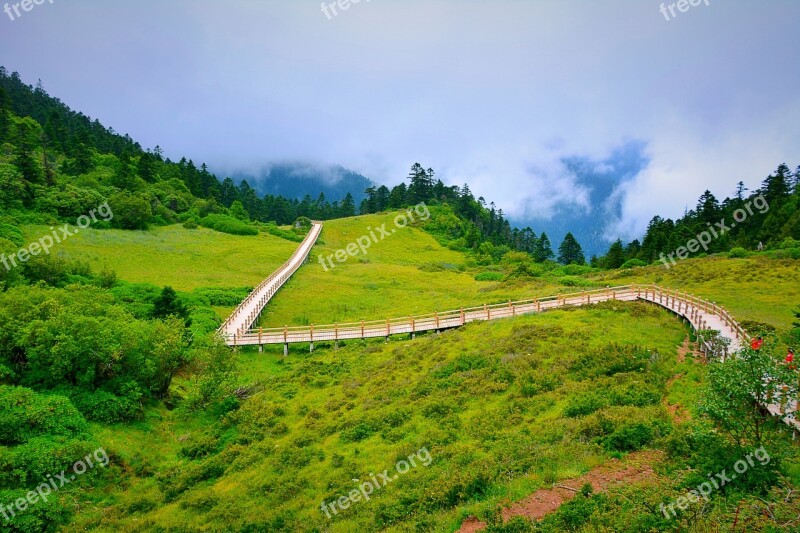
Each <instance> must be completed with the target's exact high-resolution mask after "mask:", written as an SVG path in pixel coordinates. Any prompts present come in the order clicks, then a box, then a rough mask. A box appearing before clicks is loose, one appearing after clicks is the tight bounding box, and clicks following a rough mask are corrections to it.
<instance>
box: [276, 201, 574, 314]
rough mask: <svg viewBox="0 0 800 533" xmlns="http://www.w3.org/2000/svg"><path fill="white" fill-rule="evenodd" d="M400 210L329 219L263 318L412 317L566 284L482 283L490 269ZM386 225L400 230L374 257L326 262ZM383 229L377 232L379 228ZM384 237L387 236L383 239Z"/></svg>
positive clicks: (373, 250) (371, 251)
mask: <svg viewBox="0 0 800 533" xmlns="http://www.w3.org/2000/svg"><path fill="white" fill-rule="evenodd" d="M395 215H396V213H389V214H377V215H365V216H358V217H354V218H346V219H337V220H330V221H327V222H325V223H324V225H323V229H322V235H321V237H320V241H319V242H318V245H317V246H315V247H314V249H313V251H312V256H311V258H310V260H309V264H308V265H306V266H305V267H303V268H302V269H300V270H299V271H298V272H297V273H296V274H295V275H294V277H293V278H292V279H291V280H290V281H289V282H288V283H287V284H286V285H285V286H284V288H283V289H282V290H281V292H280V293H278V295H277V296H276V297H275V298H274V299H273V300H272V302H271V303H270V305H269V306H268V307H267V309H266V312H265V313H264V314H263V316H262V321H261V324H262V325H263V326H264V327H280V326H283V325H304V324H333V323H335V322H354V321H358V320H380V319H383V318H392V317H401V316H408V315H412V314H427V313H432V312H434V311H445V310H450V309H458V308H459V307H470V306H480V305H483V304H484V303H489V304H491V303H499V302H505V301H508V300H510V299H513V300H520V299H526V298H533V297H535V296H543V295H547V294H551V293H553V294H554V293H556V292H558V291H559V290H562V289H563V287H561V286H559V285H558V284H556V283H553V282H550V281H544V280H536V279H534V280H527V281H524V282H514V283H498V282H496V281H476V280H475V276H476V274H477V273H479V272H481V271H482V270H483V269H482V268H480V267H476V266H468V258H467V257H466V256H465V255H464V254H463V253H461V252H457V251H453V250H449V249H447V248H445V247H443V246H442V245H441V244H439V243H438V242H437V241H436V239H434V238H433V237H432V236H431V235H430V234H428V233H426V232H425V231H423V230H422V229H419V228H416V227H410V226H409V227H405V228H395V227H394V223H393V220H394V217H395ZM382 224H386V230H387V231H390V232H391V230H392V229H396V232H394V233H391V234H390V235H389V236H386V237H384V238H383V239H382V240H379V242H378V243H377V244H376V243H374V242H373V243H372V245H371V247H369V248H368V249H367V253H366V254H361V253H360V252H359V254H358V255H356V256H354V257H350V256H348V258H347V261H345V262H343V263H339V262H337V261H336V259H334V260H333V264H334V268H330V265H329V264H328V265H327V271H326V269H325V268H323V265H321V264H320V262H319V256H322V257H323V258H325V257H327V256H329V255H330V254H335V253H336V251H337V250H341V249H344V248H346V247H347V245H348V244H350V243H353V242H356V240H357V239H358V238H359V237H361V236H364V235H369V231H370V228H372V229H374V228H377V227H379V226H381V225H382ZM376 234H377V233H376ZM378 238H379V239H380V236H378Z"/></svg>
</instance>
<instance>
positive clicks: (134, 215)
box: [108, 192, 153, 229]
mask: <svg viewBox="0 0 800 533" xmlns="http://www.w3.org/2000/svg"><path fill="white" fill-rule="evenodd" d="M108 204H109V205H110V206H111V211H112V212H113V213H114V218H113V220H112V223H113V224H114V225H115V226H116V227H118V228H122V229H147V223H148V222H149V221H150V218H151V217H152V216H153V211H152V209H151V207H150V202H148V201H147V199H146V198H144V197H143V196H141V195H137V194H131V193H129V192H124V193H119V194H116V195H114V196H112V197H111V198H110V199H109V200H108Z"/></svg>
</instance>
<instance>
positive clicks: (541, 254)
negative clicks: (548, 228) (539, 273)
mask: <svg viewBox="0 0 800 533" xmlns="http://www.w3.org/2000/svg"><path fill="white" fill-rule="evenodd" d="M554 256H555V254H554V253H553V247H552V245H551V244H550V239H549V238H548V237H547V233H545V232H542V234H541V235H540V236H539V240H537V241H536V245H535V247H534V251H533V258H534V260H535V261H536V262H537V263H543V262H545V261H547V260H549V259H553V257H554Z"/></svg>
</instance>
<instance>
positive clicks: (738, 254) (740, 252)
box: [728, 247, 750, 259]
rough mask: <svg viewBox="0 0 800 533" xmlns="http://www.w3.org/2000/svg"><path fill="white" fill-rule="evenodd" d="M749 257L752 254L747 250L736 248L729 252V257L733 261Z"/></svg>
mask: <svg viewBox="0 0 800 533" xmlns="http://www.w3.org/2000/svg"><path fill="white" fill-rule="evenodd" d="M749 255H750V254H749V253H748V252H747V250H745V249H744V248H740V247H736V248H734V249H732V250H731V251H730V252H728V257H730V258H731V259H743V258H745V257H747V256H749Z"/></svg>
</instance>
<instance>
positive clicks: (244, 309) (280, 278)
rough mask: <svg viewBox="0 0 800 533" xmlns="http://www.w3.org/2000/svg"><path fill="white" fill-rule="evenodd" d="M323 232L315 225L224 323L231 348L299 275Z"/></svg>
mask: <svg viewBox="0 0 800 533" xmlns="http://www.w3.org/2000/svg"><path fill="white" fill-rule="evenodd" d="M321 231H322V224H320V223H319V222H313V224H312V226H311V229H310V230H309V232H308V235H306V237H305V238H304V239H303V242H302V243H300V246H299V247H298V248H297V250H296V251H295V252H294V253H293V254H292V256H291V257H290V258H289V259H288V260H287V261H286V262H285V263H283V264H282V265H281V266H280V267H278V269H277V270H275V271H274V272H273V273H272V274H271V275H270V276H269V277H268V278H267V279H265V280H264V281H262V282H261V283H259V285H258V286H257V287H256V288H255V289H253V290H252V292H250V294H249V295H248V296H247V298H245V299H244V300H243V301H242V303H240V304H239V305H238V306H237V307H236V309H234V311H233V313H231V315H230V316H229V317H228V318H227V319H226V320H225V322H223V323H222V325H221V326H220V327H219V329H218V330H217V332H218V333H219V334H220V335H221V336H222V337H223V338H224V339H225V340H226V342H227V343H228V344H229V345H234V344H235V339H236V337H237V336H239V335H242V334H243V333H244V332H246V331H247V330H248V329H249V328H250V327H251V326H252V325H253V324H254V323H255V322H256V321H257V320H258V318H259V316H260V315H261V313H262V311H263V310H264V307H265V306H266V305H267V303H268V302H269V301H270V300H271V299H272V297H273V296H274V295H275V294H276V293H277V292H278V290H279V289H280V288H281V287H282V286H283V285H284V283H286V281H287V280H288V279H289V278H290V277H292V275H293V274H294V273H295V272H297V269H299V268H300V266H302V264H303V263H304V262H305V260H306V259H307V258H308V255H309V254H310V253H311V248H312V247H313V246H314V244H315V243H316V242H317V239H318V238H319V234H320V232H321Z"/></svg>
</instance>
